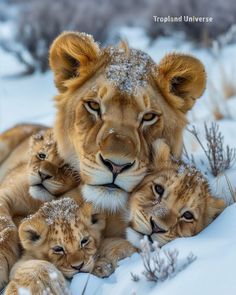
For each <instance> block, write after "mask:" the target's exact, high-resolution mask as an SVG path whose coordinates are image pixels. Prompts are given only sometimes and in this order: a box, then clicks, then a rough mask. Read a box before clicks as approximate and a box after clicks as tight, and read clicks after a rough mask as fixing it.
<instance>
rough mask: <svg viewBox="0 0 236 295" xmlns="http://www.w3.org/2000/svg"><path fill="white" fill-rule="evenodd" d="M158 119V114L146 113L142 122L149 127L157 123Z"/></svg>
mask: <svg viewBox="0 0 236 295" xmlns="http://www.w3.org/2000/svg"><path fill="white" fill-rule="evenodd" d="M157 119H158V117H157V114H155V113H146V114H145V115H143V119H142V122H143V123H145V122H146V124H148V125H151V124H154V123H155V122H156V121H157Z"/></svg>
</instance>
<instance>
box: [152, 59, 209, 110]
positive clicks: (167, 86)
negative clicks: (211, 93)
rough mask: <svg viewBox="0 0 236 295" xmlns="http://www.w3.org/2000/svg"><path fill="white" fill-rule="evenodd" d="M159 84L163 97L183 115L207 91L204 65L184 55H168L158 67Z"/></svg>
mask: <svg viewBox="0 0 236 295" xmlns="http://www.w3.org/2000/svg"><path fill="white" fill-rule="evenodd" d="M156 78H157V83H158V86H159V88H160V90H161V93H162V95H163V96H164V98H165V99H166V100H167V101H168V103H169V104H171V105H172V106H173V107H174V108H176V109H179V110H180V111H182V112H183V113H186V112H187V111H188V110H190V109H191V108H192V107H193V105H194V104H195V102H196V99H197V98H199V97H200V96H201V95H202V94H203V92H204V89H205V86H206V73H205V69H204V66H203V64H202V63H201V62H200V61H199V60H198V59H196V58H194V57H192V56H189V55H184V54H175V53H173V54H168V55H166V56H165V57H164V58H163V59H162V61H161V62H160V64H159V65H158V66H157V76H156Z"/></svg>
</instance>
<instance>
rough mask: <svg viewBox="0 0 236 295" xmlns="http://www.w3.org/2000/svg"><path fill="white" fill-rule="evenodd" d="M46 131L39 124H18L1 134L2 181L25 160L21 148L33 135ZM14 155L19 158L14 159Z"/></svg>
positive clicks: (0, 162) (0, 170)
mask: <svg viewBox="0 0 236 295" xmlns="http://www.w3.org/2000/svg"><path fill="white" fill-rule="evenodd" d="M44 129H46V127H45V126H42V125H37V124H17V125H15V126H14V127H12V128H10V129H8V130H6V131H4V132H3V133H1V134H0V180H2V179H3V178H4V177H5V175H6V173H7V172H8V171H9V170H10V169H11V168H14V167H15V166H16V165H17V164H18V163H19V162H21V161H23V160H24V159H23V158H24V157H25V156H24V150H23V151H22V149H21V150H20V149H19V147H20V146H22V144H23V143H24V142H26V141H27V139H28V138H29V137H30V136H31V135H32V134H34V133H37V132H38V131H39V130H44ZM15 151H16V153H15ZM26 151H27V149H26ZM22 152H23V154H22ZM14 154H18V156H16V157H14ZM19 154H20V156H19Z"/></svg>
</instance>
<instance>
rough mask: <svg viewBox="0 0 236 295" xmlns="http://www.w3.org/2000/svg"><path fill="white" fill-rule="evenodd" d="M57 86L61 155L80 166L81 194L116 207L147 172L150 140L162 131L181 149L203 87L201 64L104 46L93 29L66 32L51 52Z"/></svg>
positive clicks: (186, 58) (175, 150)
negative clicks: (157, 58)
mask: <svg viewBox="0 0 236 295" xmlns="http://www.w3.org/2000/svg"><path fill="white" fill-rule="evenodd" d="M50 64H51V67H52V69H53V71H54V73H55V82H56V85H57V87H58V89H59V91H60V95H59V96H58V97H57V99H56V100H57V108H58V113H57V120H56V124H55V136H56V139H57V142H58V148H59V152H60V154H61V155H62V157H63V158H65V159H66V160H67V161H69V162H70V164H71V165H73V166H74V167H75V168H76V169H78V170H80V173H81V178H82V180H83V182H84V186H83V196H84V198H85V199H86V200H88V201H92V202H93V203H94V204H95V205H96V206H98V207H101V208H104V209H109V210H117V209H119V208H120V207H124V205H125V203H126V200H127V197H128V194H129V193H130V192H131V191H132V190H133V189H134V187H135V186H136V185H137V184H138V183H139V182H140V181H141V180H142V179H143V177H144V176H145V174H146V171H147V167H148V165H149V163H150V158H151V157H150V154H151V151H150V146H151V144H152V142H153V141H154V140H156V139H157V138H162V137H164V138H165V139H166V142H167V143H168V144H169V145H170V146H171V149H172V152H173V153H174V154H175V155H176V156H179V154H180V152H181V148H182V130H183V128H184V126H185V124H186V118H185V113H186V112H187V110H188V109H190V108H191V107H192V105H193V104H194V102H195V100H196V98H198V97H199V96H200V95H201V94H202V92H203V89H204V86H205V74H204V68H203V66H202V64H201V63H200V62H199V61H198V60H196V59H195V58H193V57H190V56H185V55H175V54H173V55H169V56H167V57H166V58H165V59H164V60H163V61H162V62H161V64H160V65H159V66H158V65H156V64H155V63H154V62H153V61H152V60H151V58H150V57H149V56H148V55H146V54H145V53H143V52H141V51H138V50H134V49H129V48H128V47H127V46H125V45H123V46H121V47H120V48H105V49H100V48H99V47H98V46H97V44H96V43H95V42H94V41H93V39H92V38H91V36H87V35H85V34H76V33H67V34H62V35H61V36H60V37H59V38H58V39H56V41H55V42H54V44H53V45H52V48H51V51H50Z"/></svg>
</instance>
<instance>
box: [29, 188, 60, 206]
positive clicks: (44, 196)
mask: <svg viewBox="0 0 236 295" xmlns="http://www.w3.org/2000/svg"><path fill="white" fill-rule="evenodd" d="M29 193H30V195H31V197H32V198H33V199H36V200H40V201H43V202H49V201H52V200H54V196H53V195H51V194H50V193H49V192H47V191H46V190H44V189H42V188H40V187H37V186H31V187H30V188H29Z"/></svg>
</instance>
